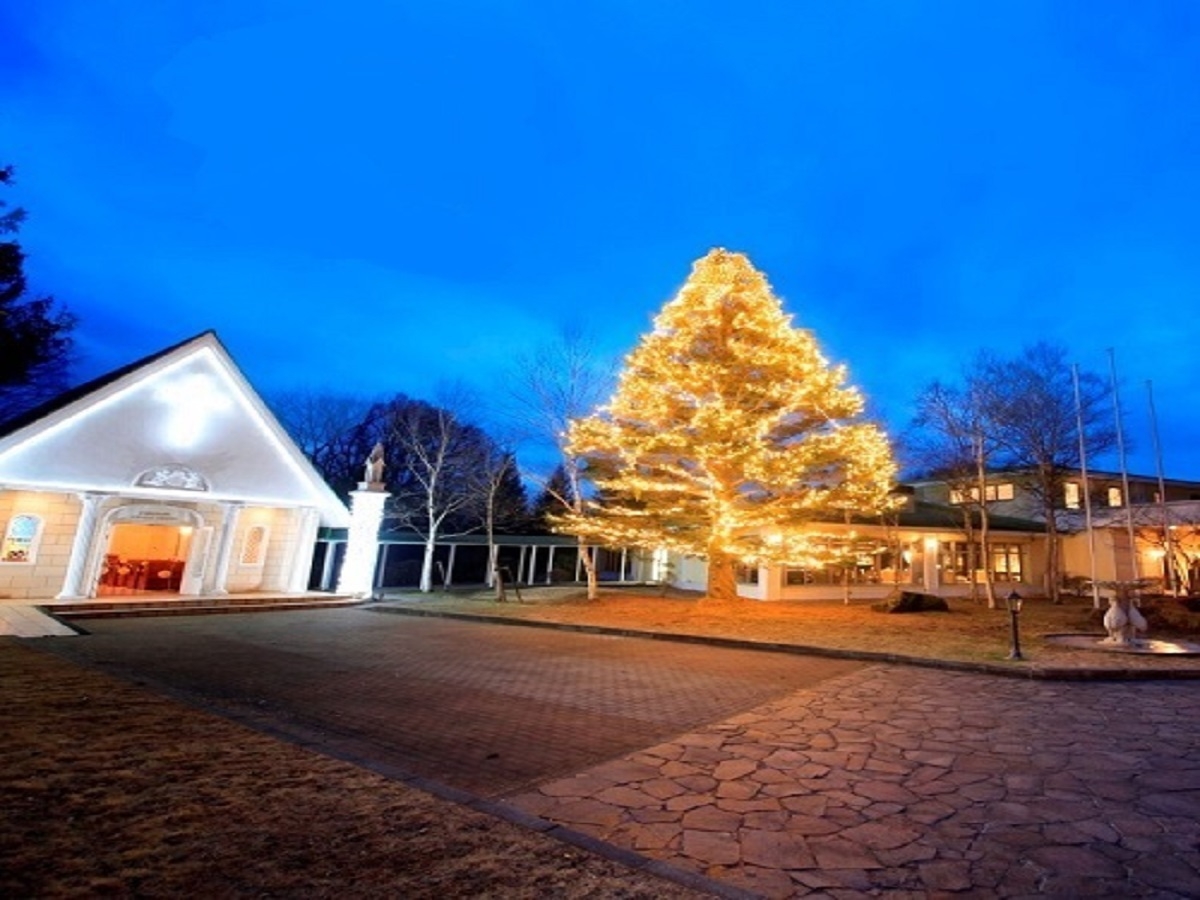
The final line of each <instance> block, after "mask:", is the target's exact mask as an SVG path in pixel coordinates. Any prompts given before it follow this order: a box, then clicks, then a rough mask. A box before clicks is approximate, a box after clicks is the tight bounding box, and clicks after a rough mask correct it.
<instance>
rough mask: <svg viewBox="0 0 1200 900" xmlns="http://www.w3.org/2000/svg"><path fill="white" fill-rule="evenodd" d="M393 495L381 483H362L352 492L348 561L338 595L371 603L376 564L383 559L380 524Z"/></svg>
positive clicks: (343, 565)
mask: <svg viewBox="0 0 1200 900" xmlns="http://www.w3.org/2000/svg"><path fill="white" fill-rule="evenodd" d="M390 496H391V495H390V494H389V493H388V492H387V491H385V490H383V485H381V484H379V483H378V482H371V483H369V484H368V483H361V484H359V489H358V490H357V491H351V492H350V534H349V537H348V538H347V541H346V558H345V560H344V561H343V562H342V574H341V577H340V578H339V579H338V586H337V592H338V593H339V594H346V595H347V596H350V597H358V598H361V599H364V600H365V599H367V598H368V597H370V596H371V592H372V589H373V585H374V583H375V564H376V562H377V560H378V556H379V523H380V522H382V521H383V503H384V501H385V500H387V498H388V497H390Z"/></svg>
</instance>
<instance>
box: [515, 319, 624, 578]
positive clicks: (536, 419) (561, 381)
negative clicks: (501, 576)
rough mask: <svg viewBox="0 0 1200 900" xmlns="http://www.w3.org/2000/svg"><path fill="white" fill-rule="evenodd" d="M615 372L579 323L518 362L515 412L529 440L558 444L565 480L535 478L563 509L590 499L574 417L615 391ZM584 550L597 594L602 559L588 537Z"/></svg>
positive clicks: (578, 508) (582, 556)
mask: <svg viewBox="0 0 1200 900" xmlns="http://www.w3.org/2000/svg"><path fill="white" fill-rule="evenodd" d="M614 372H615V366H614V365H613V363H612V362H611V361H609V360H604V359H602V358H601V357H600V355H599V354H598V353H597V351H596V348H595V342H594V340H593V339H592V337H591V336H590V335H589V334H587V333H586V332H585V331H583V330H581V329H578V328H565V329H563V331H562V332H561V334H560V335H559V338H558V339H557V340H555V341H552V342H549V343H547V344H544V345H543V346H541V347H539V348H537V349H536V350H535V351H533V352H532V353H529V354H527V355H525V356H521V357H519V358H518V359H517V360H516V361H515V364H514V377H513V378H512V380H511V382H510V383H511V384H512V389H511V390H510V392H509V396H508V404H507V405H508V407H509V415H510V418H511V420H512V422H513V425H514V427H515V429H516V432H517V434H518V435H519V436H520V438H521V439H522V440H523V441H526V442H530V443H537V444H540V445H542V446H546V445H550V446H553V447H554V448H555V450H556V456H557V459H558V466H560V467H561V470H562V473H563V475H564V478H563V480H561V481H556V480H554V479H551V478H550V473H546V475H545V476H543V477H535V478H534V480H536V481H538V482H539V483H540V484H541V485H542V487H543V489H544V491H545V494H546V495H547V496H549V497H551V498H553V500H554V502H555V503H556V504H557V505H558V506H559V509H560V511H561V512H562V513H567V512H572V513H575V514H580V513H582V511H583V509H584V499H585V490H584V477H583V469H582V467H581V465H580V462H581V460H580V458H579V457H577V456H574V455H572V454H570V453H568V452H567V449H566V440H567V429H568V427H569V424H570V421H571V420H572V419H575V418H579V417H581V416H585V415H587V414H588V413H590V412H592V411H593V410H594V409H595V408H596V407H597V406H599V405H600V403H601V402H602V401H603V400H604V399H605V398H606V397H607V396H608V395H609V394H610V393H611V391H612V385H613V380H614V377H615V376H614ZM579 555H580V559H581V561H582V563H583V568H584V572H585V573H586V576H587V590H588V598H589V599H595V598H596V597H597V596H598V593H599V586H598V583H597V577H596V564H595V563H596V561H595V559H594V557H593V554H592V552H591V550H590V548H589V547H588V545H587V542H586V539H584V538H582V537H580V539H579Z"/></svg>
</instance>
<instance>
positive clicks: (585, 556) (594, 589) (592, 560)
mask: <svg viewBox="0 0 1200 900" xmlns="http://www.w3.org/2000/svg"><path fill="white" fill-rule="evenodd" d="M595 552H596V551H595V548H593V547H589V546H588V545H587V544H585V543H584V540H583V538H580V539H579V559H580V560H581V561H582V562H583V574H584V577H585V578H587V598H588V599H589V600H595V599H596V598H597V597H599V596H600V579H599V577H598V576H597V575H596V557H595V555H594V554H595Z"/></svg>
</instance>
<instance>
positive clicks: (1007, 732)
mask: <svg viewBox="0 0 1200 900" xmlns="http://www.w3.org/2000/svg"><path fill="white" fill-rule="evenodd" d="M1198 700H1200V685H1197V684H1194V683H1192V682H1179V681H1162V682H1145V683H1084V684H1080V683H1054V682H1026V681H1019V680H1013V679H1000V678H992V677H988V676H980V675H967V674H958V673H946V672H939V671H933V670H925V669H915V668H906V667H894V666H875V667H871V668H868V669H864V670H860V671H858V672H855V673H852V674H849V675H844V676H841V677H839V678H837V679H835V680H831V681H827V682H824V683H823V684H821V685H820V686H819V687H816V688H813V689H809V690H803V691H799V692H797V693H795V694H793V695H791V696H790V697H788V698H787V699H785V700H782V701H779V702H774V703H771V704H768V705H765V706H761V707H759V708H757V709H755V710H753V711H752V712H749V713H747V714H744V715H740V716H737V717H736V718H731V719H728V720H725V721H723V722H720V723H718V724H715V725H713V726H711V727H708V728H705V729H702V730H699V731H696V732H694V733H690V734H684V735H681V736H679V737H677V738H675V739H674V740H671V741H668V742H666V743H662V744H658V745H657V746H654V747H651V748H649V749H647V750H644V751H641V752H638V753H633V754H630V755H628V756H626V757H624V758H621V759H617V760H613V761H611V762H608V763H605V764H602V765H600V766H596V767H594V768H591V769H589V770H587V771H584V772H582V773H579V774H577V775H575V776H572V777H568V778H563V779H559V780H555V781H551V782H548V783H546V784H543V785H541V786H540V787H539V788H538V789H537V790H534V791H530V792H527V793H522V794H519V795H517V796H514V797H511V798H509V800H508V802H509V803H511V804H512V805H513V806H515V807H517V808H518V809H520V810H522V811H525V812H528V813H532V814H534V815H537V816H540V817H542V818H544V819H547V820H550V821H552V822H555V823H559V824H561V825H564V826H567V827H570V828H573V829H576V830H578V831H582V832H584V833H586V834H589V835H592V836H594V837H597V838H600V839H602V840H605V841H608V842H610V843H613V844H616V845H618V846H622V847H625V848H628V849H632V850H635V851H637V852H639V853H641V854H643V855H645V856H648V857H652V858H655V859H660V860H663V861H666V862H669V863H671V864H673V865H677V866H680V867H683V868H686V869H690V870H693V871H698V872H702V873H703V874H705V875H708V876H710V877H714V878H717V879H721V880H723V881H726V882H729V883H731V884H733V885H736V886H737V887H740V888H744V889H747V890H750V891H753V892H756V893H760V894H762V895H764V896H769V897H789V896H804V895H806V894H809V893H813V894H817V895H824V896H833V897H851V896H872V895H875V896H878V895H885V894H886V896H888V897H904V896H912V897H926V896H954V895H961V896H968V895H969V896H987V897H993V896H998V897H1028V896H1035V895H1036V896H1058V897H1082V896H1088V897H1094V896H1107V897H1162V898H1168V897H1196V896H1200V716H1197V715H1196V713H1195V711H1196V709H1197V708H1198V707H1197V701H1198Z"/></svg>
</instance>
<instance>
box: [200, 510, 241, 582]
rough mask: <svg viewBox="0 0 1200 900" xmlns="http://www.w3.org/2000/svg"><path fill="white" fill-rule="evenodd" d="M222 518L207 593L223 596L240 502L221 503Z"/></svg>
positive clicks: (239, 513)
mask: <svg viewBox="0 0 1200 900" xmlns="http://www.w3.org/2000/svg"><path fill="white" fill-rule="evenodd" d="M221 508H222V510H223V511H224V513H225V515H224V520H223V521H222V522H221V537H220V538H219V539H218V541H217V561H216V564H215V565H214V566H213V570H212V572H213V574H212V582H211V585H210V587H209V590H208V593H210V594H215V595H217V596H224V595H225V594H228V593H229V589H228V588H227V587H226V586H225V582H226V580H227V579H228V578H229V559H230V557H231V556H232V555H233V538H234V535H236V534H237V524H238V517H239V516H240V515H241V514H242V504H240V503H222V504H221Z"/></svg>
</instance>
